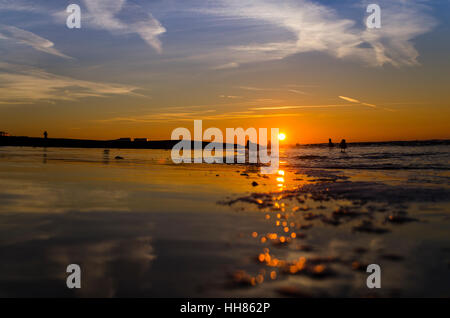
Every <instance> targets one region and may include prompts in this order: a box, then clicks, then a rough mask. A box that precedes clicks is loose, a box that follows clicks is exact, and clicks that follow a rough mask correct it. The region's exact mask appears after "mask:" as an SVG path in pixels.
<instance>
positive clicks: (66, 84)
mask: <svg viewBox="0 0 450 318" xmlns="http://www.w3.org/2000/svg"><path fill="white" fill-rule="evenodd" d="M137 89H138V88H137V87H133V86H128V85H121V84H110V83H98V82H91V81H84V80H78V79H73V78H70V77H67V76H61V75H56V74H52V73H49V72H47V71H44V70H42V69H39V68H35V67H30V66H23V65H15V64H9V63H2V62H0V103H2V104H9V105H12V104H27V103H35V102H39V101H75V100H78V99H80V98H86V97H108V96H114V95H134V96H138V94H136V93H135V91H136V90H137Z"/></svg>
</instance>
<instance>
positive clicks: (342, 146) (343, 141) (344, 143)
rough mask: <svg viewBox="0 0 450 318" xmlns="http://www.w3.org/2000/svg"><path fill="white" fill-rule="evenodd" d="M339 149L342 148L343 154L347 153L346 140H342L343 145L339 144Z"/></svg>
mask: <svg viewBox="0 0 450 318" xmlns="http://www.w3.org/2000/svg"><path fill="white" fill-rule="evenodd" d="M339 148H341V152H345V149H347V143H346V142H345V139H342V141H341V143H340V144H339Z"/></svg>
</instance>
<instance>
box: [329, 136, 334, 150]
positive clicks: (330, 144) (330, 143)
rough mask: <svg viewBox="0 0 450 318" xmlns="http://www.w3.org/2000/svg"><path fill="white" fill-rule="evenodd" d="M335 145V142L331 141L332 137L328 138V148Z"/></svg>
mask: <svg viewBox="0 0 450 318" xmlns="http://www.w3.org/2000/svg"><path fill="white" fill-rule="evenodd" d="M333 147H334V144H333V142H332V141H331V138H329V139H328V148H333Z"/></svg>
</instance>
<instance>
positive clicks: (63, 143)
mask: <svg viewBox="0 0 450 318" xmlns="http://www.w3.org/2000/svg"><path fill="white" fill-rule="evenodd" d="M179 142H180V140H150V141H144V140H142V139H138V140H134V141H132V140H131V139H128V138H125V139H115V140H88V139H69V138H39V137H25V136H24V137H18V136H0V147H1V146H10V147H49V148H105V149H163V150H170V149H172V148H173V146H175V145H176V144H177V143H179ZM208 144H210V142H208V141H203V142H202V148H205V147H206V145H208ZM226 146H227V144H226V143H224V144H223V148H224V149H226ZM234 146H235V149H237V148H240V149H244V148H245V147H244V146H240V145H234ZM191 148H192V149H194V141H191Z"/></svg>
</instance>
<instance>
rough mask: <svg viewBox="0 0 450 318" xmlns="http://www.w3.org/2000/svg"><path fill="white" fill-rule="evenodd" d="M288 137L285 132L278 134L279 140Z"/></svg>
mask: <svg viewBox="0 0 450 318" xmlns="http://www.w3.org/2000/svg"><path fill="white" fill-rule="evenodd" d="M285 139H286V135H285V134H283V133H280V134H278V140H285Z"/></svg>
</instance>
